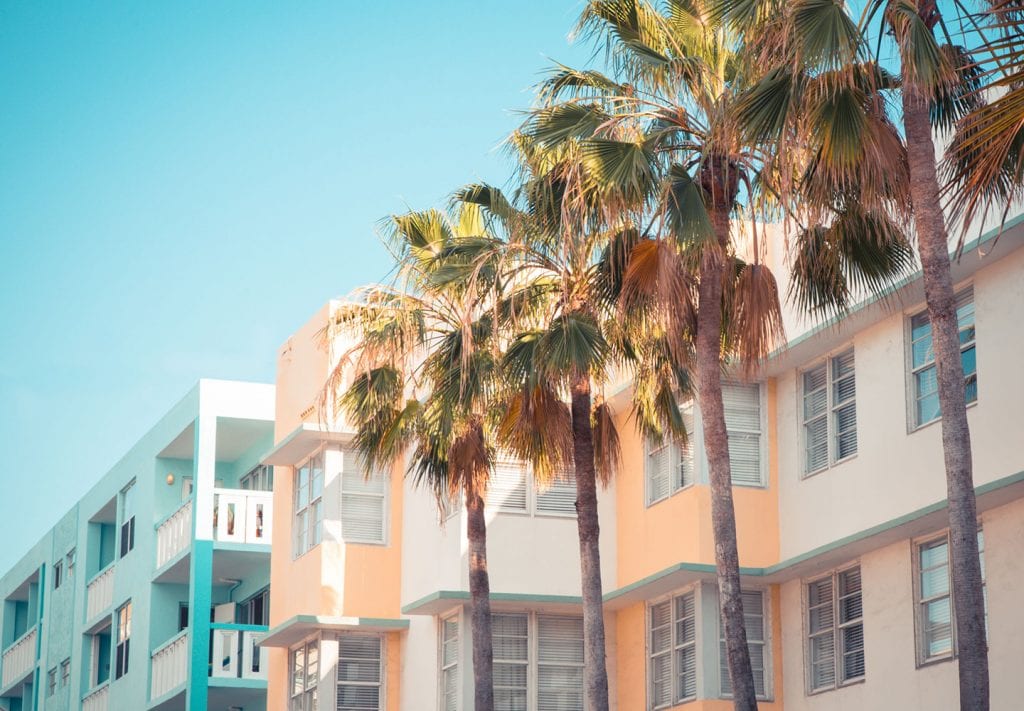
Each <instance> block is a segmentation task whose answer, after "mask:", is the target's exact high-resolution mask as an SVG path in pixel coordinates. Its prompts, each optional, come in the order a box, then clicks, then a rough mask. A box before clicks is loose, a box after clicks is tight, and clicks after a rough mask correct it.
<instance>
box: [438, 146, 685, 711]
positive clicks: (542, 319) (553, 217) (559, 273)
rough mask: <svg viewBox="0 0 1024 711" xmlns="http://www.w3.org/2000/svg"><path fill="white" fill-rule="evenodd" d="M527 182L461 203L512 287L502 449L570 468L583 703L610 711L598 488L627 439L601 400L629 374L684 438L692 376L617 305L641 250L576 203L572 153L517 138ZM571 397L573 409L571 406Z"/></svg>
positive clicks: (652, 423) (651, 431)
mask: <svg viewBox="0 0 1024 711" xmlns="http://www.w3.org/2000/svg"><path fill="white" fill-rule="evenodd" d="M513 143H514V144H515V146H516V148H517V150H518V158H519V160H520V161H521V167H522V172H523V182H522V185H521V186H520V187H519V188H518V190H517V192H516V195H515V196H514V198H513V200H509V199H508V198H506V197H505V195H504V194H503V193H502V192H501V191H500V190H499V189H497V188H494V187H493V186H489V185H473V186H469V187H467V188H466V189H464V190H463V191H461V192H460V193H459V194H458V199H459V200H461V201H463V202H467V203H471V204H476V205H480V206H481V207H482V208H483V209H484V210H485V213H486V214H487V215H489V217H490V219H491V223H492V224H493V225H494V229H492V230H491V232H492V233H493V234H501V235H503V236H504V239H503V240H496V241H495V243H494V245H493V247H494V254H495V255H496V256H497V258H499V259H501V263H502V267H501V271H502V273H503V274H505V275H506V276H505V281H506V283H508V284H511V285H514V287H513V288H512V292H513V293H514V294H517V295H518V296H517V297H516V301H517V303H518V307H517V309H516V313H515V314H512V315H511V320H510V321H509V323H510V326H511V328H510V329H509V330H508V339H509V343H508V347H507V349H506V351H505V354H504V357H503V361H502V367H503V370H504V380H505V383H506V388H507V390H506V392H507V394H506V397H505V401H506V403H507V407H506V408H505V411H504V415H503V416H502V417H501V418H500V420H499V421H498V423H497V427H498V432H499V439H500V441H501V442H502V444H503V446H504V447H505V448H507V449H508V450H510V451H512V452H514V453H515V454H516V455H518V456H520V457H521V458H523V459H525V460H528V461H530V462H531V463H532V465H533V469H534V471H535V472H536V473H537V474H538V475H539V478H540V481H541V483H542V484H543V483H544V482H545V481H546V480H548V479H550V478H551V477H552V476H554V475H555V474H556V473H559V472H561V471H564V470H565V469H566V468H568V466H570V465H571V466H572V467H573V470H574V477H575V482H576V492H577V499H576V511H577V527H578V532H579V546H580V568H581V587H582V600H583V622H584V679H583V697H584V699H585V703H586V707H587V708H588V709H591V710H592V711H601V710H604V711H607V709H608V708H609V695H608V674H607V667H606V662H605V630H604V609H603V594H602V582H601V556H600V548H599V538H600V523H599V517H598V508H597V488H598V485H599V484H604V483H606V482H607V481H608V480H609V479H610V477H611V476H612V475H613V473H614V470H615V468H616V465H617V463H618V458H619V447H618V433H617V430H616V427H615V424H614V421H613V413H612V410H611V407H610V405H609V404H608V403H607V402H605V401H604V400H603V398H602V397H601V396H600V393H601V386H602V385H603V384H604V383H605V382H606V381H607V379H608V377H609V368H610V367H611V366H612V365H613V364H614V365H618V366H622V367H625V368H629V369H631V370H632V372H633V375H634V379H635V382H636V383H637V386H636V387H635V388H634V397H633V404H632V412H633V415H634V417H635V421H636V423H637V426H638V428H639V429H640V431H641V432H643V433H644V434H645V435H648V436H651V437H655V438H659V439H660V438H662V437H671V438H677V439H678V438H685V436H686V433H685V428H684V427H683V422H682V418H681V416H680V414H679V410H678V408H677V407H676V406H675V402H676V396H677V393H679V392H683V393H687V392H688V391H689V376H688V373H687V372H686V371H685V370H684V369H681V368H678V367H674V366H673V364H672V363H671V362H670V360H669V358H668V357H667V346H666V343H665V336H664V334H657V333H651V332H649V331H645V330H644V329H643V328H642V326H643V324H642V319H639V318H636V317H631V316H630V315H629V314H623V313H621V312H620V310H619V309H618V307H617V301H618V296H619V294H620V293H621V290H622V288H623V278H624V276H625V274H626V272H627V270H628V264H627V259H628V257H629V255H630V253H631V252H632V250H633V249H634V247H635V245H637V244H639V243H646V244H650V243H651V240H649V239H645V238H644V237H643V236H641V235H640V234H639V232H638V231H637V230H636V229H635V228H633V227H632V226H631V225H629V224H626V223H620V224H619V225H618V228H617V229H615V230H606V229H603V228H604V227H605V225H604V223H603V221H602V220H601V219H600V218H599V216H598V214H597V213H598V209H597V208H598V207H599V206H600V200H599V197H598V196H596V195H595V194H593V193H589V194H588V193H587V192H586V191H583V192H582V193H579V194H575V192H574V191H575V189H574V187H573V184H572V178H571V177H570V176H571V175H573V174H579V172H580V171H581V170H582V171H583V172H584V173H585V170H584V169H583V168H582V166H581V165H580V164H579V161H578V160H577V159H576V157H575V156H574V155H573V152H572V151H571V150H568V151H566V150H544V149H542V148H540V147H539V146H537V145H535V144H533V143H532V142H531V141H530V140H529V139H527V138H526V137H525V136H523V135H516V136H515V137H514V139H513ZM566 398H567V399H568V401H569V402H568V405H567V404H566V402H565V400H566Z"/></svg>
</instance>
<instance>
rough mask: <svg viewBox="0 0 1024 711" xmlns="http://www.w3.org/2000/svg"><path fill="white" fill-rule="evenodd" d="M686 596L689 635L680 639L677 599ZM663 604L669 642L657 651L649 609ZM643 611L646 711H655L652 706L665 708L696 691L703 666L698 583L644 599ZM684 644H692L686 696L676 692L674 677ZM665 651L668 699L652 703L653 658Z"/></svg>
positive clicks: (677, 687) (678, 670)
mask: <svg viewBox="0 0 1024 711" xmlns="http://www.w3.org/2000/svg"><path fill="white" fill-rule="evenodd" d="M686 598H691V600H692V604H693V615H692V617H693V639H692V640H688V641H687V640H684V641H682V642H681V641H680V640H679V634H678V632H679V623H680V622H681V621H682V620H683V619H686V618H682V617H680V616H679V601H680V600H684V599H686ZM665 604H667V605H668V608H669V622H668V624H667V626H668V628H669V645H668V649H667V650H659V651H658V652H655V651H654V648H653V643H652V640H653V633H654V629H655V628H654V626H653V623H654V620H653V613H654V610H655V608H657V607H659V606H661V605H665ZM645 614H646V620H645V628H646V632H647V635H646V645H645V651H646V675H645V676H646V681H647V683H646V692H647V708H648V709H649V711H655V710H656V709H667V708H671V707H673V706H676V705H678V704H682V703H687V702H689V701H693V700H695V699H696V698H697V697H698V695H699V692H700V678H701V673H702V668H703V660H702V658H701V646H702V645H701V642H702V635H701V596H700V586H699V585H691V586H690V587H687V588H685V589H683V590H679V591H676V592H673V593H671V594H669V595H663V596H661V597H658V598H655V599H654V600H650V601H648V603H647V605H646V610H645ZM663 626H665V625H663ZM688 648H692V649H693V654H694V670H693V673H694V693H693V694H692V695H690V696H685V695H682V694H680V693H679V691H680V689H679V685H678V680H679V676H680V673H681V670H680V669H679V652H681V651H682V650H684V649H688ZM665 654H667V655H668V656H669V683H670V684H671V690H670V693H669V701H668V703H664V704H655V699H654V658H655V656H662V655H665Z"/></svg>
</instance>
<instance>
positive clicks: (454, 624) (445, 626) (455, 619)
mask: <svg viewBox="0 0 1024 711" xmlns="http://www.w3.org/2000/svg"><path fill="white" fill-rule="evenodd" d="M441 708H442V709H444V711H458V709H459V616H458V615H453V616H452V617H449V618H448V619H445V620H441Z"/></svg>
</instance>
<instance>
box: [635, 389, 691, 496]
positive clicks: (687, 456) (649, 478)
mask: <svg viewBox="0 0 1024 711" xmlns="http://www.w3.org/2000/svg"><path fill="white" fill-rule="evenodd" d="M679 414H680V416H681V417H682V418H683V422H684V423H685V425H686V444H685V445H683V444H681V443H680V442H677V441H674V440H672V439H671V438H669V437H665V438H664V439H662V442H661V444H655V443H654V442H653V441H652V440H647V441H646V442H645V445H644V501H645V502H646V505H647V506H653V505H654V504H656V503H658V502H659V501H664V500H665V499H668V498H670V497H671V496H672V495H674V494H676V493H678V492H680V491H682V490H683V489H688V488H690V487H691V486H693V485H694V484H696V483H697V478H698V471H699V466H698V462H699V461H700V459H701V457H702V456H703V452H704V433H703V432H702V431H700V427H698V426H697V423H698V422H699V418H698V414H697V408H696V406H695V405H694V403H693V401H688V402H685V403H683V404H682V405H680V406H679ZM684 447H685V449H684ZM665 450H668V452H669V456H670V457H671V460H670V462H669V471H670V472H671V476H672V481H670V482H669V485H668V493H667V494H665V495H664V496H660V497H657V498H654V491H653V483H654V476H653V471H652V465H651V455H653V454H655V453H656V452H662V451H665ZM698 452H699V453H700V456H698ZM687 465H688V466H689V470H690V471H689V476H687V474H686V472H685V468H686V467H687Z"/></svg>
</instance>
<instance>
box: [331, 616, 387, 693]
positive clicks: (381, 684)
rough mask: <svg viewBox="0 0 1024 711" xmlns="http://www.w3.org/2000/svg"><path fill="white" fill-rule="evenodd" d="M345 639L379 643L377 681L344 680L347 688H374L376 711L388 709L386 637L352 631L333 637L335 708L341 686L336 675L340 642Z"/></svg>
mask: <svg viewBox="0 0 1024 711" xmlns="http://www.w3.org/2000/svg"><path fill="white" fill-rule="evenodd" d="M346 637H348V638H353V637H360V638H367V639H376V640H378V642H379V643H380V647H379V649H380V653H379V656H378V659H377V662H378V670H379V671H378V673H377V681H376V682H361V681H351V680H346V682H345V684H346V685H348V686H354V687H363V688H376V689H377V690H378V691H377V711H384V709H386V708H387V707H388V702H387V661H388V650H387V637H386V635H384V634H380V633H373V632H355V631H352V632H339V633H338V634H337V636H336V637H335V641H336V642H337V645H338V653H337V657H336V658H337V664H336V665H335V669H334V674H333V681H334V699H335V706H337V705H338V703H339V702H338V696H339V692H340V687H341V686H342V681H341V679H339V677H338V675H339V674H340V673H341V660H342V655H341V644H342V640H343V639H345V638H346Z"/></svg>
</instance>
